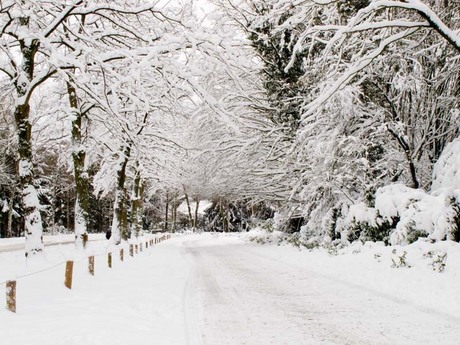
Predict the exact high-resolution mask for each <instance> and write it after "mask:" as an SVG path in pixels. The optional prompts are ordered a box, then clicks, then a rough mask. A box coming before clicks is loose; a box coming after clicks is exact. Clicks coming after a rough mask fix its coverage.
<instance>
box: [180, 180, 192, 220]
mask: <svg viewBox="0 0 460 345" xmlns="http://www.w3.org/2000/svg"><path fill="white" fill-rule="evenodd" d="M182 187H183V188H184V195H185V202H186V203H187V210H188V219H189V226H190V227H193V216H192V208H191V207H190V199H189V197H188V194H187V191H186V189H185V186H182Z"/></svg>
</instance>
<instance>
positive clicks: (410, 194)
mask: <svg viewBox="0 0 460 345" xmlns="http://www.w3.org/2000/svg"><path fill="white" fill-rule="evenodd" d="M458 200H459V198H458V194H457V193H455V192H451V193H448V192H441V191H440V192H435V193H432V194H428V193H426V192H424V191H423V190H421V189H413V188H409V187H406V186H404V185H401V184H393V185H389V186H385V187H382V188H379V189H378V190H377V192H376V199H375V209H376V210H377V212H378V214H379V215H380V216H381V217H382V220H383V221H386V222H388V224H396V228H395V230H394V231H392V232H391V236H390V242H391V244H393V245H396V244H409V243H412V242H415V241H416V240H417V239H418V238H420V237H429V238H431V239H433V240H437V241H439V240H444V239H455V238H456V236H457V235H456V234H457V232H458V222H459V214H460V212H459V210H460V207H459V206H460V205H459V201H458Z"/></svg>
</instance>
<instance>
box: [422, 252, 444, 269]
mask: <svg viewBox="0 0 460 345" xmlns="http://www.w3.org/2000/svg"><path fill="white" fill-rule="evenodd" d="M424 256H425V257H427V258H430V259H431V262H430V264H429V265H430V267H431V268H432V269H433V271H436V272H440V273H442V272H444V270H445V268H446V261H447V253H446V252H443V251H439V252H434V251H431V250H430V251H428V252H427V253H425V254H424Z"/></svg>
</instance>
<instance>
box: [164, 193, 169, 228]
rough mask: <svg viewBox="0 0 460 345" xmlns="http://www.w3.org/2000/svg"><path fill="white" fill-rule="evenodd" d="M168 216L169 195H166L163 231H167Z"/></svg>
mask: <svg viewBox="0 0 460 345" xmlns="http://www.w3.org/2000/svg"><path fill="white" fill-rule="evenodd" d="M168 216H169V194H168V193H166V210H165V231H168Z"/></svg>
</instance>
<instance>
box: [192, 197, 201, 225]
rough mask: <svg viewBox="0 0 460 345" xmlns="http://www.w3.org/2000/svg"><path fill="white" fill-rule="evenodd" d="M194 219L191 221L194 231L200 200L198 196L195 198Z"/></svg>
mask: <svg viewBox="0 0 460 345" xmlns="http://www.w3.org/2000/svg"><path fill="white" fill-rule="evenodd" d="M195 203H196V205H195V219H194V222H193V229H194V230H195V231H196V229H197V228H198V208H199V207H200V200H199V199H198V198H195Z"/></svg>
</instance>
